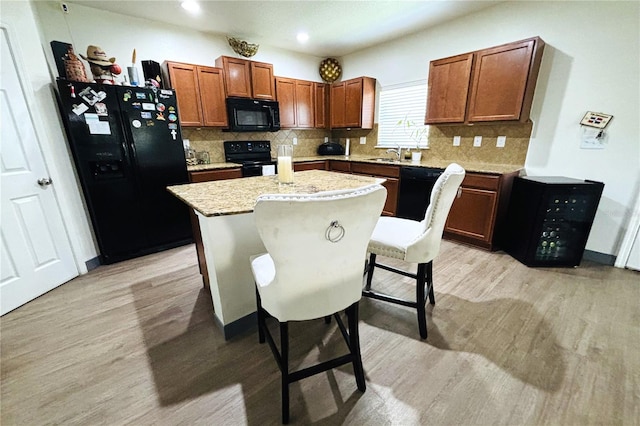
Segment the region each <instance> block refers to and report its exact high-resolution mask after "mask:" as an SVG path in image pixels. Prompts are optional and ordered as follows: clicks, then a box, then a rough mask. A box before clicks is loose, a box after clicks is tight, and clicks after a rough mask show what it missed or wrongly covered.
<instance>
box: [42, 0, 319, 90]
mask: <svg viewBox="0 0 640 426" xmlns="http://www.w3.org/2000/svg"><path fill="white" fill-rule="evenodd" d="M123 3H124V2H123ZM34 4H35V6H36V9H37V11H38V15H39V21H40V23H41V28H42V31H43V33H44V41H45V42H46V43H47V46H46V47H47V49H45V50H46V53H47V58H48V60H49V63H50V65H51V66H53V67H54V68H53V69H54V72H55V63H54V61H53V56H52V54H51V49H48V43H49V42H50V41H51V40H57V41H62V42H65V43H72V44H73V46H74V49H75V52H76V54H83V55H86V51H87V46H89V45H97V46H100V47H102V49H103V50H104V51H105V52H106V53H107V55H108V56H109V57H115V58H116V63H117V64H119V65H120V66H121V67H122V68H123V69H125V70H126V67H127V66H130V65H131V56H132V53H133V49H136V55H137V59H136V65H137V67H138V74H139V75H140V77H142V75H143V74H142V66H141V65H140V64H141V61H142V60H153V61H156V62H158V63H160V64H162V62H163V61H165V60H170V61H177V62H187V63H192V64H199V65H209V66H214V65H215V60H216V58H217V57H219V56H222V55H226V56H233V57H237V56H238V55H237V54H236V53H235V52H234V51H233V50H232V49H231V47H230V46H229V44H228V43H227V40H226V39H225V38H224V37H220V36H215V35H211V34H205V33H202V32H199V31H195V30H190V29H188V28H181V27H178V26H173V25H169V24H164V23H159V22H154V21H151V20H148V19H142V18H134V17H130V16H125V15H120V14H116V13H112V12H106V11H101V10H98V9H94V8H90V7H85V6H82V5H78V4H72V3H70V4H69V13H67V14H65V13H63V12H62V10H61V9H60V3H59V2H52V1H37V2H35V3H34ZM150 16H153V14H152V13H150ZM178 19H179V16H177V17H176V20H178ZM251 60H254V61H260V62H267V63H271V64H274V73H275V75H278V76H287V77H294V78H300V79H305V80H318V79H319V77H318V64H319V63H320V61H321V58H318V57H315V56H311V55H303V54H298V53H293V52H288V51H285V50H282V49H277V48H271V47H269V46H262V45H261V46H260V48H259V49H258V53H257V54H256V55H255V56H253V57H252V58H251ZM87 73H88V75H90V73H89V71H88V69H87Z"/></svg>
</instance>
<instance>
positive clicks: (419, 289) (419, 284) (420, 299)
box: [416, 263, 427, 339]
mask: <svg viewBox="0 0 640 426" xmlns="http://www.w3.org/2000/svg"><path fill="white" fill-rule="evenodd" d="M426 266H427V265H426V264H425V263H419V264H418V271H417V273H416V304H417V306H416V308H417V310H418V329H419V330H420V337H421V338H422V339H426V338H427V316H426V311H425V307H424V305H425V303H426V301H427V300H426V297H425V294H424V290H425V278H426V277H425V275H426V271H425V268H426Z"/></svg>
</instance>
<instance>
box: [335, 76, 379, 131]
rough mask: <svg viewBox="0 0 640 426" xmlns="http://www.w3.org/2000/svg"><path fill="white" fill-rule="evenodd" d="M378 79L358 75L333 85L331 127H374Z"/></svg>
mask: <svg viewBox="0 0 640 426" xmlns="http://www.w3.org/2000/svg"><path fill="white" fill-rule="evenodd" d="M375 93H376V80H375V79H374V78H371V77H358V78H354V79H351V80H346V81H343V82H340V83H334V84H332V85H331V94H330V99H331V100H330V105H331V108H330V115H331V128H361V129H372V128H373V113H374V110H375Z"/></svg>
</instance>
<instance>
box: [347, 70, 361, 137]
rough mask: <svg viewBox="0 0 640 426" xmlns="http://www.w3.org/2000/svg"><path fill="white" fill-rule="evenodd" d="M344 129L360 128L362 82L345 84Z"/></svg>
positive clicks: (353, 81) (349, 81)
mask: <svg viewBox="0 0 640 426" xmlns="http://www.w3.org/2000/svg"><path fill="white" fill-rule="evenodd" d="M344 90H345V99H346V100H345V111H344V115H345V123H344V124H345V127H360V124H361V120H362V80H361V79H353V80H348V81H346V82H345V88H344Z"/></svg>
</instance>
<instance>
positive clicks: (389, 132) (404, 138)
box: [377, 80, 429, 148]
mask: <svg viewBox="0 0 640 426" xmlns="http://www.w3.org/2000/svg"><path fill="white" fill-rule="evenodd" d="M426 109H427V82H426V80H421V81H414V82H411V83H406V84H396V85H393V86H387V87H385V88H383V89H382V90H380V105H379V114H378V145H377V146H378V147H383V148H389V147H391V148H395V147H397V146H398V145H400V146H401V147H403V148H415V147H416V144H418V143H419V146H420V147H421V148H427V147H428V146H429V141H428V140H427V134H426V129H427V126H426V125H425V124H424V117H425V113H426Z"/></svg>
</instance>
